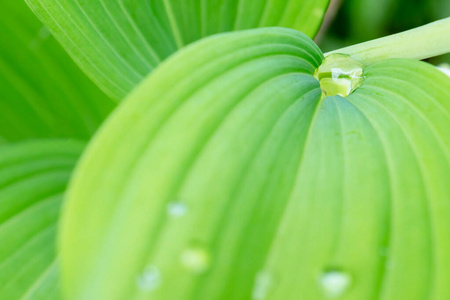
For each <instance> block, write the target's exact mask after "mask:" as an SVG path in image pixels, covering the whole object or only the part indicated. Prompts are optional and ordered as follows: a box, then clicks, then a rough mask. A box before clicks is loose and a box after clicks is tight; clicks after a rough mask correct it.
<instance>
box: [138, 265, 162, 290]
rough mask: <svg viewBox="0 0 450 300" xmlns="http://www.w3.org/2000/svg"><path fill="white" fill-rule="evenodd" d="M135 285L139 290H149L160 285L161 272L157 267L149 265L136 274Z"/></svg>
mask: <svg viewBox="0 0 450 300" xmlns="http://www.w3.org/2000/svg"><path fill="white" fill-rule="evenodd" d="M137 285H138V287H139V289H140V290H142V291H145V292H150V291H152V290H154V289H156V288H158V287H159V286H160V285H161V274H160V272H159V269H158V268H157V267H155V266H153V265H149V266H147V267H146V268H145V270H144V271H143V272H142V273H141V274H140V275H139V276H138V278H137Z"/></svg>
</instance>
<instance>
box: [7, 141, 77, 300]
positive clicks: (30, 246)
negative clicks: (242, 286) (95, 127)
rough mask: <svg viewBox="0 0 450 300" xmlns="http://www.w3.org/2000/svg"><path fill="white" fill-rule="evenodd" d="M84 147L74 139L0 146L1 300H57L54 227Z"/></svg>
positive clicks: (58, 289) (57, 286)
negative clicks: (71, 176)
mask: <svg viewBox="0 0 450 300" xmlns="http://www.w3.org/2000/svg"><path fill="white" fill-rule="evenodd" d="M82 149H83V144H81V143H79V142H74V141H59V140H36V141H26V142H20V143H13V144H8V145H5V146H0V241H1V247H0V282H1V284H0V299H4V300H9V299H11V300H15V299H30V300H31V299H33V300H35V299H43V300H44V299H45V300H49V299H59V298H60V288H59V270H58V262H57V259H56V253H55V251H56V247H55V246H56V244H55V238H56V229H57V224H58V217H59V211H60V206H61V202H62V197H63V193H64V192H65V189H66V185H67V182H68V180H69V177H70V174H71V172H72V169H73V167H74V165H75V162H76V161H77V159H78V156H79V155H80V153H81V150H82Z"/></svg>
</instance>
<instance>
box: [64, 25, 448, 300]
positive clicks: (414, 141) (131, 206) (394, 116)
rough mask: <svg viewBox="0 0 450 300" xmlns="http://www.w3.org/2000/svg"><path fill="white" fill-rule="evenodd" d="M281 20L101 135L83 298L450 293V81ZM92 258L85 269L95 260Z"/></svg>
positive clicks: (77, 231)
mask: <svg viewBox="0 0 450 300" xmlns="http://www.w3.org/2000/svg"><path fill="white" fill-rule="evenodd" d="M322 59H323V55H322V53H321V52H320V50H319V49H318V48H317V46H316V45H315V44H314V43H313V42H312V41H311V40H310V39H309V38H307V37H306V36H304V35H302V34H301V33H298V32H296V31H293V30H288V29H281V28H270V29H256V30H250V31H244V32H238V33H231V34H226V35H222V36H216V37H212V38H209V39H205V40H203V41H201V42H199V43H197V44H195V45H193V46H191V47H188V48H186V49H184V50H182V51H180V52H178V53H177V54H175V55H174V56H172V57H171V58H170V59H168V60H167V61H166V62H165V63H164V64H162V65H161V66H160V67H159V68H158V69H157V70H155V72H154V73H153V74H152V75H150V76H149V77H148V79H146V80H145V82H143V84H142V85H141V86H140V87H139V88H138V89H137V90H136V91H135V92H134V93H133V94H132V95H131V96H130V97H129V98H128V99H127V100H126V101H125V102H124V103H123V105H122V106H121V107H120V108H119V109H118V110H116V111H115V113H114V115H113V116H112V117H111V118H110V119H109V120H108V121H107V123H106V125H105V126H104V127H103V128H102V129H101V131H100V133H99V134H98V135H97V136H96V138H95V139H94V141H93V142H92V144H91V146H90V147H89V149H88V151H87V153H86V155H85V156H84V158H83V159H82V161H81V163H80V166H79V168H78V171H77V172H76V174H75V177H74V179H73V182H72V184H71V187H70V190H69V194H68V203H67V206H66V207H65V210H64V217H63V223H62V229H61V232H60V234H61V240H60V241H61V255H62V271H63V281H64V282H63V285H64V290H65V293H66V295H67V297H68V299H164V300H168V299H186V300H189V299H195V300H202V299H205V300H207V299H227V300H228V299H251V298H252V299H277V300H279V299H283V300H285V299H329V298H339V299H355V300H360V299H372V298H382V299H395V300H398V299H408V300H410V299H412V300H414V299H417V300H419V299H425V298H427V297H434V298H436V299H447V298H449V297H450V286H449V285H448V282H449V281H450V240H449V239H448V236H449V233H450V232H449V228H450V202H449V201H448V200H449V199H450V177H449V176H448V174H450V165H449V162H450V135H449V134H448V128H450V102H449V101H448V99H449V98H450V79H449V78H448V77H447V76H445V75H444V74H442V73H441V72H440V71H438V70H437V69H436V68H435V67H433V66H430V65H428V64H426V63H423V62H417V61H412V60H405V59H391V60H386V61H382V62H378V63H375V64H373V65H370V66H367V67H366V68H365V69H364V76H365V80H364V82H363V84H362V85H361V86H360V87H359V88H357V89H356V90H355V91H354V92H353V93H352V94H350V95H349V96H348V97H346V98H344V97H341V96H330V97H324V98H323V97H321V89H320V85H319V82H318V81H317V80H316V79H315V77H314V76H313V74H314V72H315V70H316V69H317V68H318V67H319V65H320V64H321V62H322ZM80 262H83V263H80Z"/></svg>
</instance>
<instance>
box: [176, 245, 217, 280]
mask: <svg viewBox="0 0 450 300" xmlns="http://www.w3.org/2000/svg"><path fill="white" fill-rule="evenodd" d="M180 262H181V264H182V265H183V266H184V267H185V268H186V269H187V270H189V271H190V272H193V273H196V274H201V273H204V272H205V271H206V270H208V268H209V265H210V263H211V257H210V254H209V252H208V251H207V250H206V249H205V248H203V247H201V246H198V245H195V246H191V247H189V248H187V249H186V250H184V251H183V252H182V253H181V257H180Z"/></svg>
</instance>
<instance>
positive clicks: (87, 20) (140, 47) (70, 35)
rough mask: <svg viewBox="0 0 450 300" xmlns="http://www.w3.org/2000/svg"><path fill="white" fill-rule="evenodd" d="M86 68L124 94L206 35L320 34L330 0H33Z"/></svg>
mask: <svg viewBox="0 0 450 300" xmlns="http://www.w3.org/2000/svg"><path fill="white" fill-rule="evenodd" d="M26 2H27V3H28V4H29V5H30V7H31V8H32V9H33V11H34V12H35V13H36V14H37V15H38V16H39V17H40V18H41V19H42V20H43V21H44V23H45V24H46V25H47V26H48V27H49V28H50V29H51V31H52V32H53V33H54V34H55V36H56V37H57V38H58V40H59V41H60V42H61V44H62V45H63V46H64V48H65V49H66V50H67V51H68V52H69V53H70V55H71V56H72V57H73V58H74V60H75V61H76V62H77V63H78V64H79V65H80V67H81V68H82V69H83V70H84V71H85V72H86V73H87V74H89V76H90V77H91V78H92V79H93V80H94V81H95V82H96V83H97V84H98V85H99V86H100V87H101V88H102V89H103V90H104V91H106V92H107V93H108V94H109V95H111V96H112V97H113V98H115V99H120V100H121V99H122V98H123V97H124V96H125V95H126V94H127V93H128V92H129V91H130V90H131V89H133V88H134V87H135V86H136V84H137V83H139V82H140V81H141V80H142V78H143V77H145V76H146V75H147V74H148V73H149V72H150V71H152V70H153V69H154V68H155V67H156V66H157V65H158V64H159V63H160V62H161V61H162V60H164V59H165V58H166V57H168V56H169V55H170V54H172V53H174V52H175V51H176V50H177V49H179V48H181V47H183V46H185V45H187V44H190V43H192V42H194V41H196V40H199V39H201V38H203V37H205V36H208V35H211V34H215V33H220V32H226V31H233V30H241V29H248V28H256V27H265V26H283V27H289V28H294V29H297V30H300V31H303V32H305V33H306V34H307V35H309V36H311V37H312V36H314V34H315V33H316V31H317V30H318V28H319V26H320V24H321V22H322V19H323V16H324V13H325V10H326V8H327V6H328V3H329V0H277V1H273V0H240V1H237V0H157V1H154V0H119V1H104V0H101V1H91V0H59V1H56V2H55V1H54V0H26Z"/></svg>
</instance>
